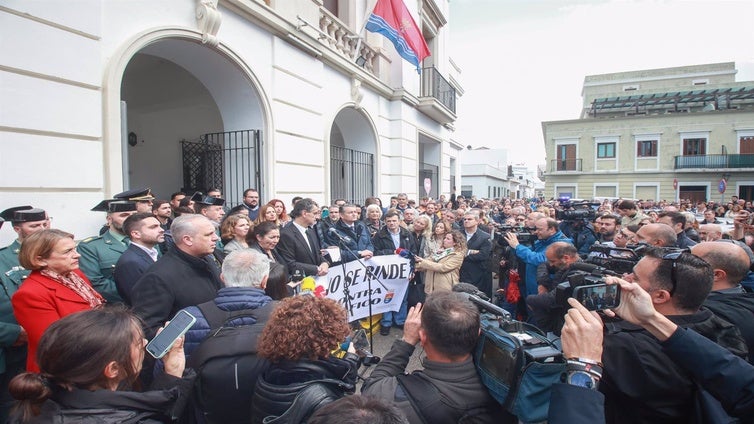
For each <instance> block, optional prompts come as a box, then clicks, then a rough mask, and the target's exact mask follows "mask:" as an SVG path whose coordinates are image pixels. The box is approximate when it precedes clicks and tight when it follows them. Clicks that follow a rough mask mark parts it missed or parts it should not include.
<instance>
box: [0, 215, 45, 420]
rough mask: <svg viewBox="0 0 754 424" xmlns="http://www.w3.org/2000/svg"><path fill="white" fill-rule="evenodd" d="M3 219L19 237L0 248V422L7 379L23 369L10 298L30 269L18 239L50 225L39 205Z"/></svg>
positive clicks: (21, 339)
mask: <svg viewBox="0 0 754 424" xmlns="http://www.w3.org/2000/svg"><path fill="white" fill-rule="evenodd" d="M0 217H1V218H0V228H2V221H10V223H11V225H12V226H13V230H14V231H16V234H17V235H18V237H17V238H16V240H15V241H13V243H11V244H10V245H9V246H6V247H4V248H2V249H0V284H1V285H2V290H0V422H6V421H7V420H8V414H9V411H10V409H11V407H12V406H13V403H14V401H13V398H12V397H11V396H10V393H8V383H9V382H10V380H11V379H12V378H13V377H15V376H16V375H18V374H19V373H20V372H22V371H24V370H25V369H26V342H27V340H28V337H27V335H26V331H25V330H24V329H23V327H21V326H20V325H18V323H17V322H16V318H15V317H14V316H13V306H12V305H11V302H10V299H11V296H13V293H15V292H16V290H18V287H19V286H20V285H21V283H22V282H23V281H24V279H26V277H28V276H29V273H31V271H29V270H27V269H25V268H24V267H22V266H21V265H20V264H19V263H18V251H19V250H20V249H21V243H23V241H24V239H26V238H27V237H28V236H30V235H31V234H33V233H35V232H37V231H42V230H44V229H47V228H49V227H50V218H49V216H48V215H47V212H45V211H44V210H42V209H36V208H33V207H31V206H17V207H13V208H9V209H6V210H4V211H3V212H0Z"/></svg>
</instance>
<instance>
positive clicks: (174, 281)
mask: <svg viewBox="0 0 754 424" xmlns="http://www.w3.org/2000/svg"><path fill="white" fill-rule="evenodd" d="M170 231H171V232H172V233H173V239H174V241H175V249H170V250H169V251H168V253H166V254H165V256H163V257H162V259H160V260H159V261H158V262H157V263H155V264H154V266H151V267H150V268H149V270H147V272H145V273H144V275H142V276H141V278H139V280H138V281H137V282H136V284H135V285H134V287H133V290H132V291H131V299H132V303H133V309H134V313H136V315H138V316H139V317H141V318H142V319H143V320H144V333H145V336H146V337H147V338H149V339H151V338H152V337H154V335H155V334H156V333H157V329H158V328H160V327H161V326H163V325H165V321H168V320H169V319H171V318H172V317H173V316H174V315H175V314H176V312H178V311H179V310H181V309H183V308H185V307H188V306H193V305H198V304H200V303H204V302H208V301H210V300H212V299H214V298H215V297H216V295H217V290H219V289H220V288H221V287H222V286H223V284H222V281H221V280H220V266H219V264H218V263H217V262H216V261H215V260H213V257H212V254H213V253H214V251H215V244H216V243H217V240H218V239H219V237H218V236H217V234H215V227H214V225H212V222H210V220H209V219H207V218H206V217H204V216H202V215H181V216H179V217H178V218H176V219H175V220H174V221H173V225H172V226H171V227H170Z"/></svg>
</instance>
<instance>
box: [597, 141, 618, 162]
mask: <svg viewBox="0 0 754 424" xmlns="http://www.w3.org/2000/svg"><path fill="white" fill-rule="evenodd" d="M609 158H615V143H597V159H609Z"/></svg>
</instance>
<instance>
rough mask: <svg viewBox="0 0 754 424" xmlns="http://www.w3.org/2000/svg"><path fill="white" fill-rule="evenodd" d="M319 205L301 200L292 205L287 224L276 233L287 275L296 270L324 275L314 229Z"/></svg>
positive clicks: (322, 262)
mask: <svg viewBox="0 0 754 424" xmlns="http://www.w3.org/2000/svg"><path fill="white" fill-rule="evenodd" d="M318 210H319V206H318V205H317V203H315V202H314V200H312V199H308V198H307V199H301V200H299V201H298V202H296V204H295V205H294V206H293V210H292V211H291V218H292V219H293V221H292V223H291V225H286V226H285V227H283V229H282V230H280V242H279V243H278V246H277V248H278V252H280V256H281V257H282V258H283V260H284V261H285V265H286V266H287V267H288V272H289V273H291V275H292V274H293V273H294V272H295V271H297V270H298V271H300V272H301V273H302V274H303V275H305V276H309V275H312V276H314V275H318V276H322V275H327V271H328V270H329V265H328V263H327V261H326V260H325V259H324V258H323V257H322V250H321V249H322V247H321V243H320V240H319V237H318V235H317V231H316V230H315V229H314V224H315V223H316V222H317V219H316V213H317V211H318Z"/></svg>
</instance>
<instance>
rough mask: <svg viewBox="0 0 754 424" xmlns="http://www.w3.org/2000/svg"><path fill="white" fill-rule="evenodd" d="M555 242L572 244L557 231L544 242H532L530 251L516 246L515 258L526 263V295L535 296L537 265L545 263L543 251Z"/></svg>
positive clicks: (521, 245) (520, 245)
mask: <svg viewBox="0 0 754 424" xmlns="http://www.w3.org/2000/svg"><path fill="white" fill-rule="evenodd" d="M556 241H564V242H566V243H573V241H572V240H571V239H569V238H568V237H566V236H564V235H563V233H562V232H560V231H558V232H557V233H555V234H553V235H552V237H550V238H548V239H545V240H537V241H535V242H534V248H533V249H530V248H529V247H527V246H524V245H523V244H519V245H518V246H516V256H518V257H519V258H520V259H521V260H522V261H524V262H526V295H527V296H528V295H531V294H537V267H538V266H539V264H542V263H545V262H546V261H547V258H546V257H545V250H547V247H548V246H549V245H551V244H553V243H555V242H556Z"/></svg>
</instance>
